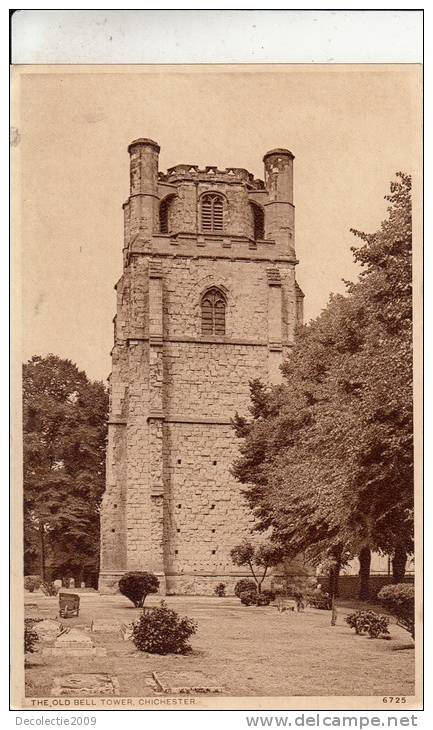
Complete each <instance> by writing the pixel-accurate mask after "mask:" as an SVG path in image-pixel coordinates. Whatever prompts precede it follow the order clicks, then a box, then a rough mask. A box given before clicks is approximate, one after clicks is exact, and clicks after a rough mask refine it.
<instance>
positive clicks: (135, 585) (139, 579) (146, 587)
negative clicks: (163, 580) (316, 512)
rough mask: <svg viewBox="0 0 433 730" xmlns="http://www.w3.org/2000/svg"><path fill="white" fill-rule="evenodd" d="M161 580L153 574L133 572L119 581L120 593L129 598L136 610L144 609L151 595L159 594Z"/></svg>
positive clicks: (126, 574)
mask: <svg viewBox="0 0 433 730" xmlns="http://www.w3.org/2000/svg"><path fill="white" fill-rule="evenodd" d="M158 587H159V580H158V578H157V577H156V575H153V573H145V572H139V571H132V572H130V573H125V575H122V577H121V579H120V580H119V591H120V592H121V593H122V595H124V596H126V598H129V600H130V601H132V603H133V604H134V606H135V607H136V608H142V607H143V604H144V601H145V600H146V596H147V595H148V594H149V593H158Z"/></svg>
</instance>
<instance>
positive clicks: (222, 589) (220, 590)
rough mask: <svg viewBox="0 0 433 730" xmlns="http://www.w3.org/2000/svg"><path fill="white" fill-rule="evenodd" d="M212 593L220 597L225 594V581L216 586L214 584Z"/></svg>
mask: <svg viewBox="0 0 433 730" xmlns="http://www.w3.org/2000/svg"><path fill="white" fill-rule="evenodd" d="M214 593H215V595H216V596H219V597H220V598H223V597H224V596H225V594H226V586H225V583H218V585H217V586H215V590H214Z"/></svg>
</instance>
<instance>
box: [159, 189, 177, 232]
mask: <svg viewBox="0 0 433 730" xmlns="http://www.w3.org/2000/svg"><path fill="white" fill-rule="evenodd" d="M173 198H174V195H168V196H167V197H166V198H164V200H162V201H161V203H160V205H159V232H160V233H169V232H170V231H169V216H170V206H171V203H172V202H173Z"/></svg>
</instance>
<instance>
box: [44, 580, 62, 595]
mask: <svg viewBox="0 0 433 730" xmlns="http://www.w3.org/2000/svg"><path fill="white" fill-rule="evenodd" d="M40 588H41V591H42V592H43V593H45V595H46V596H57V594H58V592H59V589H58V588H57V586H55V585H54V583H53V582H52V581H50V580H46V581H44V582H43V583H41V585H40Z"/></svg>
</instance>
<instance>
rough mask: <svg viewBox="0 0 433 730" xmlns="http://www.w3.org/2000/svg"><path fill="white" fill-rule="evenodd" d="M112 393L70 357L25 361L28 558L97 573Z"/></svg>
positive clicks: (25, 526)
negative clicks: (87, 567) (91, 570)
mask: <svg viewBox="0 0 433 730" xmlns="http://www.w3.org/2000/svg"><path fill="white" fill-rule="evenodd" d="M107 411H108V396H107V392H106V389H105V387H104V386H103V384H102V383H100V382H91V381H90V380H89V379H88V378H87V376H86V374H85V373H84V372H82V371H80V370H78V368H77V367H76V365H74V364H73V363H72V362H71V361H70V360H63V359H61V358H59V357H57V356H55V355H48V356H47V357H39V356H35V357H33V358H32V359H31V360H30V361H29V362H27V363H25V364H24V366H23V443H24V541H25V561H26V562H27V563H31V562H32V561H33V562H34V561H35V560H36V562H37V563H38V565H39V566H40V569H41V575H42V578H44V579H45V573H46V566H47V560H48V559H49V562H50V563H51V564H55V565H56V566H62V565H63V566H65V570H69V571H71V572H73V571H74V570H75V571H78V572H79V571H80V570H81V569H82V567H83V565H86V566H90V567H92V566H93V570H97V565H98V555H99V506H100V501H101V497H102V493H103V491H104V485H105V439H106V433H107Z"/></svg>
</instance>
